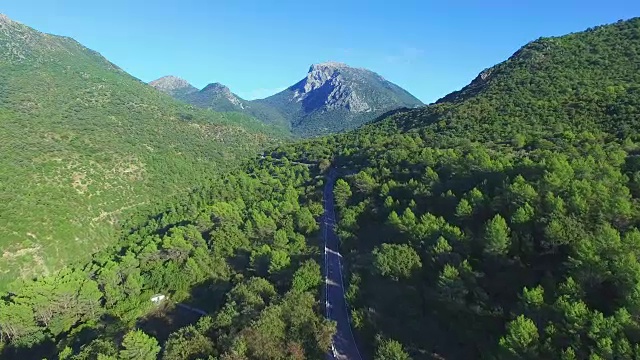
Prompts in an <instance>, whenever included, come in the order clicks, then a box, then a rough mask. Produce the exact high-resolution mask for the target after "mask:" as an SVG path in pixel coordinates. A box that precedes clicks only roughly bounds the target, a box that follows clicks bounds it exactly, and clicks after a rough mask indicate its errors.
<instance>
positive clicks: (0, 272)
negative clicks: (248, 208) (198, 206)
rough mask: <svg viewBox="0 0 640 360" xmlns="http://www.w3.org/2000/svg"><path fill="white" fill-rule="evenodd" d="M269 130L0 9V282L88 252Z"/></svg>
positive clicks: (266, 138)
mask: <svg viewBox="0 0 640 360" xmlns="http://www.w3.org/2000/svg"><path fill="white" fill-rule="evenodd" d="M265 131H267V128H266V127H265V126H264V125H262V124H260V123H259V122H257V121H255V120H252V119H249V118H247V117H245V116H243V115H240V114H218V113H213V112H209V111H202V110H197V109H194V108H193V107H189V106H186V105H182V104H180V103H178V102H176V101H174V100H172V99H171V98H170V97H169V96H166V95H164V94H160V93H159V92H157V91H155V90H154V89H153V88H151V87H149V86H147V85H145V84H143V83H142V82H140V81H138V80H137V79H135V78H133V77H131V76H130V75H128V74H126V73H125V72H124V71H122V70H121V69H119V68H118V67H117V66H115V65H114V64H112V63H110V62H109V61H107V60H106V59H105V58H103V57H102V56H100V55H99V54H98V53H96V52H94V51H92V50H89V49H87V48H85V47H83V46H81V45H80V44H79V43H77V42H75V41H74V40H72V39H70V38H65V37H59V36H53V35H48V34H43V33H40V32H38V31H35V30H33V29H31V28H29V27H27V26H25V25H22V24H19V23H17V22H14V21H12V20H10V19H8V18H6V17H5V16H0V153H2V156H1V157H0V202H1V203H2V206H0V247H1V248H2V250H3V256H2V258H1V259H0V289H4V288H5V287H6V284H7V282H8V281H9V280H12V279H14V278H15V277H17V276H18V277H24V278H27V277H30V276H34V275H40V274H47V273H51V272H54V271H55V270H57V269H59V268H61V267H62V266H63V265H66V264H68V263H69V262H70V261H76V260H87V259H88V257H89V256H90V255H91V253H93V252H95V251H97V250H99V249H102V248H104V247H105V246H108V245H110V244H113V243H114V242H115V240H116V239H117V238H118V236H117V230H118V229H119V228H120V227H122V226H123V225H124V224H126V223H130V224H131V223H135V221H137V220H135V219H142V218H143V217H142V216H138V215H144V216H148V215H149V214H151V213H152V210H154V209H158V208H164V207H166V206H167V204H168V203H170V202H172V201H175V199H174V198H180V197H182V196H184V195H186V194H187V193H188V192H189V191H190V189H191V188H193V187H195V186H207V184H208V181H209V180H210V179H211V178H212V177H213V176H214V175H215V174H216V173H219V172H221V171H222V170H223V169H229V168H232V167H233V165H234V164H237V163H238V162H239V161H238V160H239V159H242V158H243V157H245V156H253V155H254V154H255V153H257V152H258V151H259V149H260V147H261V146H263V145H264V144H267V143H269V142H270V141H272V140H273V139H275V138H277V137H278V136H276V134H274V133H273V132H271V131H270V130H269V131H267V132H265ZM155 211H157V210H155Z"/></svg>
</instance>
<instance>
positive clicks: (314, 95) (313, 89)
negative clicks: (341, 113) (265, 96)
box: [292, 61, 371, 113]
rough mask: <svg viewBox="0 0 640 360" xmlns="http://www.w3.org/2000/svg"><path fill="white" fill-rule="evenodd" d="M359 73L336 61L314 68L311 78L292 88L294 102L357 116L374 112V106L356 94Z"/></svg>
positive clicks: (314, 65)
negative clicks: (348, 112)
mask: <svg viewBox="0 0 640 360" xmlns="http://www.w3.org/2000/svg"><path fill="white" fill-rule="evenodd" d="M358 71H359V69H354V68H352V67H350V66H348V65H347V64H344V63H340V62H335V61H329V62H323V63H319V64H313V65H311V67H310V68H309V72H308V73H307V77H306V78H305V79H303V80H302V81H300V82H299V83H298V84H296V85H294V86H293V87H292V90H293V91H294V94H293V98H294V99H295V101H298V102H303V103H304V104H306V105H305V107H307V108H308V107H310V106H311V107H317V106H322V107H324V108H326V109H338V108H344V109H347V110H348V111H350V112H356V113H358V112H367V111H371V106H370V105H369V104H368V103H367V102H366V101H365V99H364V97H363V96H362V94H358V92H357V91H356V87H357V79H356V77H357V76H354V75H355V74H356V73H357V72H358Z"/></svg>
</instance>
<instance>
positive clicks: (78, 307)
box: [0, 18, 640, 360]
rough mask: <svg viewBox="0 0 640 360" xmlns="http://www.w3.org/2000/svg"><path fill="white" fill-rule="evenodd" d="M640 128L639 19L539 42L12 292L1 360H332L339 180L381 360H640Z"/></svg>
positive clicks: (352, 285)
mask: <svg viewBox="0 0 640 360" xmlns="http://www.w3.org/2000/svg"><path fill="white" fill-rule="evenodd" d="M0 73H2V71H0ZM18 78H19V77H16V78H15V79H18ZM13 81H17V80H13ZM131 86H133V85H131ZM135 86H138V85H135ZM139 86H141V87H142V86H143V85H139ZM145 91H146V90H145ZM1 95H3V92H2V88H0V96H1ZM157 97H158V101H165V100H167V99H168V97H166V96H164V95H160V94H158V95H157ZM167 101H173V100H170V99H169V100H167ZM171 104H173V106H175V108H172V109H189V111H192V112H193V114H194V116H196V117H198V116H211V115H210V114H215V113H212V112H204V110H195V109H193V108H185V107H181V106H182V105H180V104H179V103H173V102H172V103H171ZM2 111H4V110H2ZM176 111H177V110H176ZM1 114H2V113H1V112H0V117H1V116H2V115H1ZM238 116H239V115H238ZM246 121H247V122H248V124H252V123H251V122H250V120H246ZM247 126H249V125H247ZM252 126H258V125H256V124H253V125H250V126H249V127H248V129H251V130H246V131H247V132H249V133H250V131H254V130H255V129H256V128H254V127H252ZM243 129H244V128H243ZM639 129H640V18H635V19H631V20H627V21H620V22H617V23H615V24H611V25H605V26H598V27H595V28H591V29H587V30H586V31H584V32H580V33H575V34H569V35H566V36H561V37H555V38H540V39H537V40H535V41H532V42H531V43H529V44H527V45H525V46H524V47H522V48H521V49H520V50H518V51H517V52H516V53H515V54H514V55H513V56H512V57H511V58H509V59H508V60H506V61H504V62H503V63H500V64H498V65H496V66H494V67H492V68H489V69H487V70H485V71H483V72H482V73H481V74H480V75H479V76H478V77H477V78H476V79H475V80H473V81H472V82H471V83H470V84H469V85H468V86H466V87H465V88H463V89H461V90H460V91H457V92H454V93H452V94H450V95H447V96H445V97H443V98H442V99H441V100H439V101H438V102H437V103H435V104H432V105H429V106H425V107H421V108H417V109H404V110H399V111H397V112H395V113H393V114H389V115H386V116H383V117H381V118H380V119H378V120H377V121H376V122H374V123H371V124H368V125H365V126H363V127H361V128H359V129H357V130H355V131H352V132H347V133H342V134H335V135H330V136H326V137H322V138H315V139H307V140H300V141H296V142H292V141H283V142H280V143H279V144H273V142H277V140H278V139H281V137H279V136H280V135H279V134H277V133H276V134H272V135H271V137H269V136H266V135H264V136H265V138H264V139H263V140H264V142H263V143H260V144H256V147H255V148H256V149H258V148H260V146H262V147H263V148H266V149H267V150H266V151H265V152H264V153H263V155H261V156H255V158H251V157H252V155H246V156H244V157H242V156H240V155H238V156H237V158H234V160H233V165H229V166H228V167H227V168H225V169H222V168H221V169H220V170H219V171H217V172H211V173H208V176H207V179H206V182H202V183H200V185H201V186H190V187H186V186H185V188H184V189H183V190H184V193H185V194H186V195H181V196H175V197H171V198H170V199H168V200H167V202H166V203H165V205H166V207H165V208H163V209H162V210H161V211H156V212H155V213H152V214H153V215H152V216H143V214H138V215H136V216H134V217H132V218H131V219H129V220H126V222H125V223H126V226H121V230H120V232H119V234H120V238H119V241H114V242H113V243H112V244H111V245H110V246H105V247H101V248H100V249H99V250H98V251H95V252H93V254H92V255H90V256H88V257H87V259H82V260H81V261H80V260H79V261H77V262H76V263H74V264H73V265H72V266H65V267H62V268H61V270H59V271H51V272H50V273H49V274H41V275H39V276H35V277H24V278H18V279H17V280H16V281H14V282H12V283H10V284H7V289H8V291H7V292H6V293H5V294H4V296H3V297H2V298H1V300H0V337H1V340H2V345H0V351H1V352H0V357H3V358H20V359H31V358H47V359H61V360H80V359H101V360H107V359H145V360H146V359H148V360H151V359H163V360H165V359H167V360H168V359H191V360H195V359H210V360H213V359H216V360H245V359H246V360H253V359H256V360H257V359H273V360H279V359H300V360H302V359H323V358H326V356H327V355H326V354H327V352H328V351H329V349H330V346H331V343H332V336H333V334H334V333H335V330H336V325H335V323H333V322H331V321H328V320H326V319H325V318H324V316H323V304H322V300H321V299H322V298H321V294H322V286H321V285H322V284H323V283H324V280H323V275H322V274H323V268H322V265H321V264H323V257H322V255H323V248H322V246H323V245H322V234H321V232H320V231H319V230H320V226H319V223H320V222H321V221H322V214H323V211H324V208H323V202H322V199H323V187H324V184H325V179H326V174H327V172H329V171H331V170H332V169H335V170H336V171H337V173H338V175H339V178H338V180H337V181H336V184H335V187H334V189H333V193H334V197H335V206H336V208H337V215H338V223H337V232H338V235H339V237H340V241H341V243H340V244H341V253H342V256H343V258H344V277H345V279H344V282H345V287H346V301H347V302H348V304H349V307H350V312H351V314H350V315H351V321H352V327H353V331H354V333H355V338H356V341H357V343H358V347H359V350H360V352H361V353H362V358H363V359H375V360H408V359H562V360H573V359H589V360H599V359H640V201H639V199H640V131H639ZM255 131H256V134H261V133H260V132H259V131H258V130H255ZM256 136H257V135H256ZM178 138H180V139H185V138H184V137H180V136H178ZM267 138H269V139H271V143H269V139H267ZM131 139H135V136H134V137H131ZM242 139H243V141H244V140H246V138H245V137H243V138H242ZM187 144H192V143H191V142H189V141H187V140H185V143H184V144H183V146H187ZM242 144H244V145H246V144H251V141H247V142H243V143H242ZM5 145H6V144H5ZM258 145H260V146H258ZM0 146H1V145H0ZM6 146H8V147H7V148H12V149H15V147H12V146H10V145H6ZM131 146H134V145H131ZM238 146H240V145H238ZM196 148H198V147H197V146H195V147H194V148H193V149H196ZM193 149H192V150H193ZM193 151H196V150H193ZM212 151H213V150H212ZM243 151H245V152H246V153H249V152H250V151H251V149H249V145H247V148H245V149H244V150H243ZM255 151H257V150H255ZM246 153H245V154H246ZM196 158H197V157H196ZM198 159H199V158H198ZM215 161H220V160H215ZM215 161H214V162H213V163H216V164H217V162H215ZM223 162H224V161H223ZM205 163H206V164H209V163H207V162H205ZM158 164H161V162H158ZM182 164H183V165H184V166H185V167H186V168H188V169H189V170H185V171H186V172H187V173H189V174H191V173H192V172H196V169H200V168H197V167H191V166H193V165H191V163H182ZM158 166H160V165H158ZM203 166H205V165H203ZM209 166H213V165H209ZM162 173H163V174H167V176H172V175H171V174H174V175H173V176H176V177H177V178H176V179H171V184H178V183H179V182H180V181H182V180H181V178H180V177H182V176H187V175H184V174H182V172H181V171H177V172H173V171H165V172H162ZM176 174H181V175H176ZM190 179H192V180H193V181H194V182H193V184H198V180H197V178H193V177H190ZM168 181H169V180H168ZM163 189H166V188H163V187H157V188H155V190H154V191H158V192H162V191H165V190H163ZM45 190H46V189H44V190H43V191H45ZM154 194H155V193H154ZM147 215H148V214H147ZM3 219H4V218H3ZM156 295H164V296H165V297H166V300H164V301H163V302H161V303H160V304H159V305H158V304H155V303H153V302H152V301H151V300H150V299H151V298H152V297H154V296H156ZM193 309H196V311H194V310H193ZM201 312H202V313H204V314H206V315H203V314H202V313H201Z"/></svg>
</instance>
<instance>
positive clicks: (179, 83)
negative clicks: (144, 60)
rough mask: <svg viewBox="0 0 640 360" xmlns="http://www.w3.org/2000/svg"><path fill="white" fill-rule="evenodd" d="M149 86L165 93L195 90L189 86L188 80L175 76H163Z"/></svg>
mask: <svg viewBox="0 0 640 360" xmlns="http://www.w3.org/2000/svg"><path fill="white" fill-rule="evenodd" d="M149 85H151V86H153V87H154V88H156V89H158V90H160V91H164V92H172V91H175V90H180V89H185V88H194V87H193V86H192V85H191V84H189V82H188V81H187V80H185V79H182V78H179V77H177V76H173V75H168V76H163V77H161V78H160V79H158V80H154V81H152V82H150V83H149ZM194 89H195V88H194Z"/></svg>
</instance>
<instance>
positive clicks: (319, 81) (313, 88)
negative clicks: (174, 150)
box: [150, 62, 422, 136]
mask: <svg viewBox="0 0 640 360" xmlns="http://www.w3.org/2000/svg"><path fill="white" fill-rule="evenodd" d="M150 85H152V86H154V87H156V88H158V89H159V90H162V91H165V92H167V93H170V94H172V95H173V96H174V97H176V98H178V99H180V100H183V101H186V102H188V103H190V104H193V105H196V106H200V107H205V108H210V109H213V110H216V111H240V112H245V113H248V114H250V115H252V116H254V117H256V118H258V119H260V120H262V121H264V122H266V123H270V124H276V125H280V126H284V127H288V128H290V129H291V130H292V131H293V132H294V133H296V134H298V135H302V136H315V135H321V134H327V133H334V132H339V131H344V130H349V129H353V128H355V127H357V126H360V125H362V124H364V123H366V122H368V121H371V120H373V119H375V118H376V117H377V116H379V115H381V114H383V113H385V112H387V111H390V110H394V109H398V108H403V107H415V106H419V105H422V102H420V100H418V99H416V98H415V97H413V96H412V95H411V94H409V93H408V92H407V91H405V90H404V89H402V88H400V87H399V86H397V85H395V84H393V83H391V82H389V81H387V80H385V79H384V78H383V77H382V76H380V75H378V74H376V73H374V72H372V71H370V70H367V69H360V68H353V67H350V66H348V65H347V64H344V63H339V62H324V63H319V64H314V65H311V67H310V68H309V71H308V72H307V76H306V77H305V78H303V79H302V80H300V81H299V82H297V83H296V84H294V85H293V86H291V87H289V88H287V89H285V90H283V91H282V92H279V93H277V94H275V95H273V96H270V97H268V98H266V99H259V100H253V101H247V100H243V99H242V98H240V97H238V96H237V95H235V94H234V93H232V92H231V90H230V89H229V88H228V87H226V86H224V85H222V84H220V83H212V84H209V85H207V86H206V87H205V88H203V89H202V90H199V91H198V90H197V89H195V88H193V87H192V86H191V85H190V84H189V83H187V82H186V81H184V80H182V79H179V78H176V77H171V76H166V77H164V78H161V79H158V80H156V81H153V82H151V83H150Z"/></svg>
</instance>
